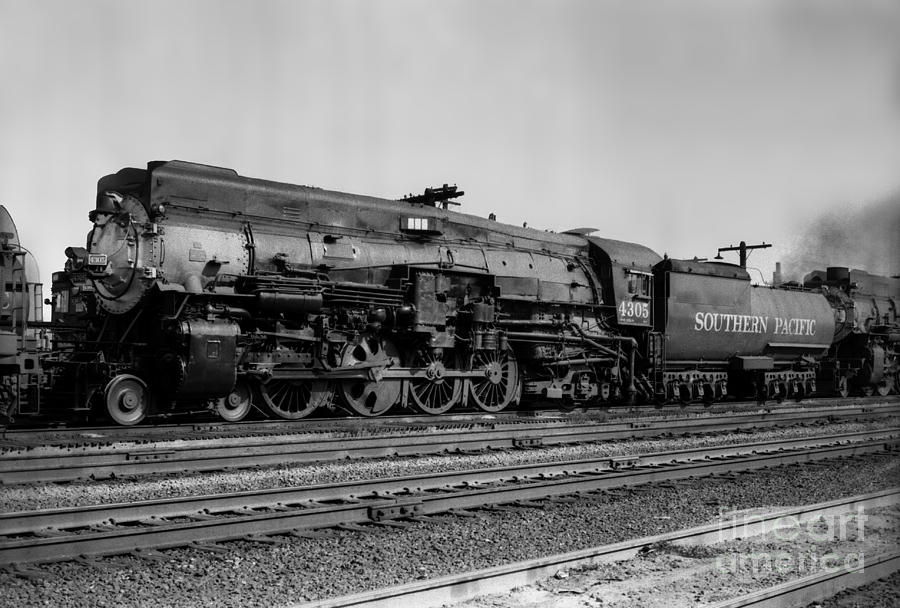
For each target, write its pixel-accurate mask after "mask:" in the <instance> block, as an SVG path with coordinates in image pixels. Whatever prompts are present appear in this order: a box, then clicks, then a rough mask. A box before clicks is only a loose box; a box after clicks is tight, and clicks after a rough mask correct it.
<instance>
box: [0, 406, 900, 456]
mask: <svg viewBox="0 0 900 608" xmlns="http://www.w3.org/2000/svg"><path fill="white" fill-rule="evenodd" d="M898 401H900V398H898V397H897V396H896V395H890V396H888V397H881V396H872V397H847V398H841V397H827V398H816V399H815V400H814V401H802V402H790V403H788V402H785V403H781V404H774V403H768V404H765V405H760V404H758V403H756V402H753V401H746V402H740V401H729V402H719V403H715V404H713V405H712V406H710V407H707V406H705V405H703V404H690V405H686V406H681V405H674V404H673V405H666V406H662V407H661V408H660V407H658V406H653V405H646V406H640V405H638V406H627V407H625V406H619V405H615V404H614V405H612V406H611V407H609V408H608V409H606V410H604V409H602V408H587V409H584V410H583V413H584V415H587V416H591V415H598V416H602V415H604V414H612V415H615V416H621V417H628V415H629V413H630V412H631V411H657V412H659V413H660V415H664V414H666V413H669V414H672V413H678V414H679V415H681V414H683V415H688V414H692V413H695V414H704V415H706V414H713V415H736V414H738V413H741V412H742V411H743V410H745V409H747V408H752V409H762V408H765V409H767V410H769V411H771V412H772V413H789V412H790V411H796V410H797V409H798V408H799V409H804V410H816V409H819V408H825V407H834V408H843V409H847V408H855V409H866V408H869V407H878V406H883V405H896V404H897V403H898ZM728 408H736V409H737V411H722V410H723V409H728ZM548 414H552V417H551V418H550V419H551V420H557V421H559V422H564V421H566V420H567V419H568V417H569V416H571V414H569V413H563V414H560V413H559V410H541V409H537V410H516V411H502V412H496V413H493V414H487V413H484V412H478V411H469V412H464V411H461V412H453V413H449V414H444V415H441V416H431V415H417V414H415V413H400V414H386V415H384V416H378V417H376V418H360V417H345V418H305V419H303V420H293V421H292V420H245V421H241V422H224V421H221V420H217V419H215V418H210V419H208V420H194V421H191V422H185V423H180V424H179V423H160V424H154V425H152V426H151V425H147V426H140V425H139V426H74V427H65V426H47V427H43V428H17V427H6V428H4V427H3V426H2V425H0V443H2V444H5V445H7V446H8V447H15V446H16V445H17V444H19V445H24V446H27V445H35V444H45V443H50V442H60V443H66V442H76V441H81V442H87V443H97V442H100V441H105V442H118V441H133V440H139V441H152V440H154V438H159V437H160V436H162V437H167V436H171V435H172V434H173V433H180V434H181V436H182V437H191V436H194V437H203V436H206V437H208V438H212V437H216V436H220V435H227V436H234V435H250V434H288V433H310V432H312V433H316V432H323V433H325V432H335V431H342V430H346V429H347V425H348V424H350V425H358V426H359V427H360V428H365V429H367V430H369V431H372V430H373V429H375V430H377V429H382V428H384V427H391V426H403V427H410V426H426V427H434V426H443V425H448V426H453V425H455V424H472V425H476V426H477V425H488V426H497V425H502V424H528V423H533V422H539V423H540V422H541V421H542V420H547V415H548Z"/></svg>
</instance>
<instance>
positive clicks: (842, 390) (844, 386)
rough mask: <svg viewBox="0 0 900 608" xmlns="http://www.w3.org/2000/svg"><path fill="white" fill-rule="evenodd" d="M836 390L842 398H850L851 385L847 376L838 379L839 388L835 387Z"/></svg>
mask: <svg viewBox="0 0 900 608" xmlns="http://www.w3.org/2000/svg"><path fill="white" fill-rule="evenodd" d="M834 390H835V391H837V394H838V395H839V396H841V397H849V396H850V385H849V384H848V383H847V376H841V377H840V378H838V381H837V386H835V387H834Z"/></svg>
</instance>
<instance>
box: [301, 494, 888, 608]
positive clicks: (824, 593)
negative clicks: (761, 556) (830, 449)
mask: <svg viewBox="0 0 900 608" xmlns="http://www.w3.org/2000/svg"><path fill="white" fill-rule="evenodd" d="M898 502H900V488H892V489H889V490H884V491H881V492H873V493H871V494H866V495H862V496H854V497H850V498H842V499H839V500H833V501H829V502H826V503H819V504H814V505H807V506H803V507H797V508H792V509H783V510H779V511H775V512H772V513H768V514H766V515H759V516H756V517H753V518H748V519H747V520H745V521H743V522H741V523H740V524H736V523H730V522H729V523H727V524H726V525H723V524H722V523H715V524H710V525H706V526H698V527H696V528H689V529H686V530H679V531H677V532H670V533H668V534H660V535H657V536H650V537H644V538H638V539H635V540H628V541H624V542H620V543H616V544H613V545H605V546H601V547H592V548H590V549H583V550H580V551H573V552H571V553H564V554H559V555H552V556H549V557H542V558H538V559H533V560H528V561H524V562H518V563H514V564H508V565H504V566H497V567H493V568H487V569H484V570H477V571H474V572H465V573H462V574H456V575H450V576H443V577H439V578H435V579H430V580H424V581H417V582H414V583H408V584H405V585H398V586H395V587H389V588H386V589H375V590H372V591H366V592H363V593H358V594H354V595H348V596H343V597H337V598H331V599H327V600H321V601H317V602H309V603H304V604H302V606H303V607H304V608H357V607H362V606H365V607H366V608H392V607H393V606H398V605H405V606H418V607H419V608H429V607H431V606H443V605H447V604H450V603H457V602H462V601H465V600H467V599H470V598H473V597H478V596H484V595H488V594H491V593H505V592H507V591H509V590H510V589H513V588H515V587H520V586H523V585H529V584H532V583H534V582H535V581H538V580H540V579H544V578H548V577H551V576H553V574H555V573H556V572H559V571H561V570H562V571H565V570H569V569H572V568H579V567H584V566H590V565H596V564H598V563H603V562H613V561H621V560H626V559H631V558H633V557H635V556H636V555H638V554H639V552H640V551H642V550H645V549H647V548H650V547H653V546H655V545H659V544H671V545H676V546H677V545H682V546H683V545H707V544H713V543H718V542H723V541H729V540H734V539H736V538H748V537H752V536H757V535H760V534H764V533H766V532H770V531H772V530H775V529H778V528H780V527H784V526H786V525H796V524H797V523H800V522H803V523H805V522H809V521H815V520H817V519H819V518H820V517H822V516H826V517H836V516H842V515H852V514H854V513H856V512H857V510H858V509H861V508H862V509H866V510H870V509H877V508H879V507H886V506H893V505H896V504H897V503H898ZM898 569H900V553H896V552H894V553H890V554H884V555H878V556H874V557H871V558H870V557H868V556H867V558H866V560H865V567H864V568H863V567H862V565H860V567H859V568H847V569H842V570H840V571H837V572H826V573H823V574H816V575H813V576H806V577H802V578H799V579H797V580H793V581H789V582H787V583H784V584H782V585H778V586H777V587H773V588H770V589H764V590H761V591H758V592H755V593H752V594H748V595H746V596H743V597H739V598H734V599H730V600H727V601H724V602H719V603H716V604H712V607H713V608H745V607H750V606H752V607H754V608H763V607H765V608H787V607H789V606H790V607H792V606H806V605H807V604H809V603H812V602H816V601H820V600H822V599H825V598H827V597H830V596H832V595H834V594H835V593H836V592H837V591H840V590H841V589H843V588H845V587H849V586H853V587H856V586H860V585H863V584H866V583H869V582H872V581H875V580H877V579H879V578H882V577H884V576H887V575H889V574H891V573H892V572H895V571H897V570H898Z"/></svg>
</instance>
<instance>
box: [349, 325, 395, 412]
mask: <svg viewBox="0 0 900 608" xmlns="http://www.w3.org/2000/svg"><path fill="white" fill-rule="evenodd" d="M360 364H367V366H368V368H367V372H368V373H369V375H370V377H374V378H376V379H374V380H369V379H366V380H363V379H361V378H353V379H350V380H344V381H343V382H341V384H340V388H339V392H340V394H341V397H342V398H343V401H344V403H346V404H347V406H348V407H349V408H350V409H351V410H352V411H354V412H356V413H357V414H359V415H361V416H380V415H381V414H383V413H385V412H386V411H388V410H389V409H391V406H392V405H394V404H395V403H397V401H399V399H400V388H401V384H400V381H399V380H391V381H384V380H380V379H378V373H379V371H380V370H381V369H383V368H384V367H388V366H391V365H400V353H399V352H398V351H397V348H396V347H395V346H394V345H393V344H391V343H390V342H380V341H378V340H375V339H372V338H368V339H364V340H363V341H362V342H360V343H359V344H351V345H349V346H347V347H346V348H345V350H344V353H343V355H342V357H341V366H342V367H352V366H355V365H360ZM372 364H374V366H373V365H372Z"/></svg>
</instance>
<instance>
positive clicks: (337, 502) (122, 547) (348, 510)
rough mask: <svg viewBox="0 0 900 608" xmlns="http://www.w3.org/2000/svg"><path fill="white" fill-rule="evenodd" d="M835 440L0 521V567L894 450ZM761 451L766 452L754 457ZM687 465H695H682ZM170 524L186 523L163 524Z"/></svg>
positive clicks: (884, 440)
mask: <svg viewBox="0 0 900 608" xmlns="http://www.w3.org/2000/svg"><path fill="white" fill-rule="evenodd" d="M871 435H873V436H875V435H877V433H873V434H871ZM838 437H839V438H840V439H838V440H837V441H836V442H835V443H832V444H830V445H822V441H821V440H820V441H819V443H818V444H816V443H814V442H812V441H810V440H806V441H805V442H804V441H793V442H770V443H769V444H747V445H744V446H742V447H741V446H731V447H730V448H729V447H722V448H713V449H706V450H697V449H694V450H687V451H682V452H667V453H661V454H655V455H642V456H640V457H638V458H637V459H635V460H630V461H625V462H624V464H622V462H623V461H622V460H620V459H615V458H613V459H610V458H606V459H603V460H594V461H569V462H562V463H550V464H536V465H520V466H516V467H508V468H498V469H486V470H475V471H458V472H449V473H443V474H434V475H420V476H415V477H406V478H394V479H384V480H374V481H371V480H370V481H362V482H346V483H340V484H333V485H329V486H306V487H300V488H287V489H275V490H265V491H262V492H256V493H254V492H243V493H236V494H226V495H213V496H201V497H189V498H176V499H173V500H163V501H144V502H138V503H129V504H117V505H97V506H90V507H80V508H76V509H71V510H67V509H54V510H46V511H32V512H20V513H10V514H5V515H3V516H2V518H0V529H2V530H4V531H5V533H6V534H12V535H19V536H21V535H25V534H28V533H33V534H35V536H29V537H21V538H15V537H12V538H7V539H4V540H3V541H2V542H0V566H6V565H10V564H16V563H27V562H48V561H60V560H66V559H74V558H76V557H78V556H80V555H105V554H115V553H123V552H127V551H129V550H133V549H160V548H168V547H177V546H184V545H186V544H190V543H204V542H210V541H221V540H233V539H240V538H246V537H247V536H253V535H265V534H281V533H286V532H291V531H293V530H302V529H310V528H322V527H331V526H336V525H339V524H354V523H372V522H373V521H374V522H389V521H390V520H392V519H403V518H409V517H418V516H422V515H429V514H436V513H443V512H446V511H452V510H455V509H458V510H465V509H470V508H481V507H484V506H486V505H493V504H503V503H510V502H516V501H529V500H537V499H546V498H548V497H554V496H561V495H571V494H578V493H583V492H593V491H599V490H609V489H612V488H618V487H623V486H630V485H641V484H646V483H653V482H659V481H672V480H677V479H686V478H689V477H699V476H709V475H715V474H723V473H731V472H734V471H739V470H750V469H759V468H764V467H772V466H778V465H783V464H792V463H805V462H810V461H814V460H822V459H828V458H837V457H848V456H856V455H864V454H872V453H884V452H885V451H886V450H890V449H893V448H894V447H895V445H896V444H897V443H898V440H897V439H896V435H894V436H891V437H880V438H877V439H869V440H865V441H862V440H861V441H851V439H861V438H860V437H859V434H853V435H851V436H847V435H844V436H838ZM848 441H849V443H848ZM765 448H768V449H769V450H771V451H769V452H763V449H765ZM690 458H694V459H696V458H702V460H699V461H698V460H687V459H690ZM622 466H626V467H628V468H627V470H622V468H621V467H622ZM264 508H265V510H263V509H264ZM217 514H218V515H217ZM179 517H184V518H186V519H187V521H185V522H181V523H175V522H173V521H171V520H172V519H175V518H179ZM391 523H393V522H391ZM70 526H81V527H82V528H83V527H90V528H89V530H88V531H84V530H83V529H82V530H77V531H75V533H72V532H63V531H61V530H60V528H63V527H70Z"/></svg>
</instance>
